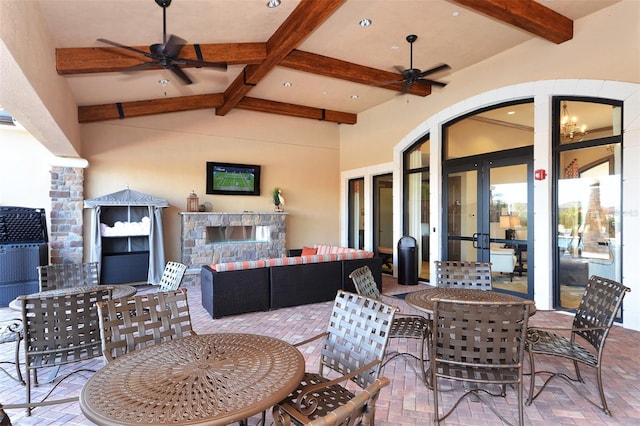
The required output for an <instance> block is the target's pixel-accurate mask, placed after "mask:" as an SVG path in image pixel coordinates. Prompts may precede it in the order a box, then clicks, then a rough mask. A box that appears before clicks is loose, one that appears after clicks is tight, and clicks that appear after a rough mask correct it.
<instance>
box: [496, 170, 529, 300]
mask: <svg viewBox="0 0 640 426" xmlns="http://www.w3.org/2000/svg"><path fill="white" fill-rule="evenodd" d="M490 191H491V195H490V210H489V222H490V223H489V232H490V237H491V240H492V242H491V247H490V253H489V259H490V262H491V263H492V265H491V270H492V275H493V286H494V287H495V288H500V289H503V290H510V291H516V292H519V293H527V229H528V226H527V225H528V215H527V211H528V204H529V203H528V198H527V165H526V164H518V165H514V166H506V167H492V168H491V173H490ZM496 239H497V240H501V241H495V240H496Z"/></svg>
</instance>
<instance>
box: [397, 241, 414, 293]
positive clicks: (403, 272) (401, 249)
mask: <svg viewBox="0 0 640 426" xmlns="http://www.w3.org/2000/svg"><path fill="white" fill-rule="evenodd" d="M398 284H401V285H415V284H418V242H417V241H416V239H415V238H413V237H410V236H405V237H402V238H400V241H398Z"/></svg>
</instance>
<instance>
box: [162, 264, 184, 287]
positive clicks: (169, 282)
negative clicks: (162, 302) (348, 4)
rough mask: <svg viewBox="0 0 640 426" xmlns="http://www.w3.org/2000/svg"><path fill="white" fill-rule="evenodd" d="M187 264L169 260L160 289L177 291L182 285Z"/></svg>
mask: <svg viewBox="0 0 640 426" xmlns="http://www.w3.org/2000/svg"><path fill="white" fill-rule="evenodd" d="M186 270H187V265H185V264H182V263H179V262H167V264H166V266H165V267H164V271H163V272H162V277H161V278H160V287H159V288H158V291H175V290H177V289H178V287H180V283H181V282H182V277H184V273H185V271H186Z"/></svg>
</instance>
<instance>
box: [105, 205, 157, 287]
mask: <svg viewBox="0 0 640 426" xmlns="http://www.w3.org/2000/svg"><path fill="white" fill-rule="evenodd" d="M148 215H149V209H148V208H147V207H144V206H109V207H103V208H102V212H101V215H100V222H101V228H102V229H103V230H107V229H111V230H116V231H115V232H101V238H102V262H101V263H102V268H101V271H100V282H101V283H102V284H122V283H131V282H139V281H143V282H146V281H147V274H148V272H149V227H148V226H145V225H144V224H145V223H147V222H148V220H149V218H148ZM144 219H146V220H144ZM143 220H144V221H143ZM102 225H104V226H102ZM118 225H120V226H118ZM118 227H120V228H122V231H123V232H118ZM145 229H146V232H145Z"/></svg>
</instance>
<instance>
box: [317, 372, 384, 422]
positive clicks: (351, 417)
mask: <svg viewBox="0 0 640 426" xmlns="http://www.w3.org/2000/svg"><path fill="white" fill-rule="evenodd" d="M388 384H389V379H388V378H386V377H380V378H379V379H377V380H376V381H375V382H373V383H372V384H370V385H369V386H368V387H367V388H366V389H364V390H363V391H362V392H360V393H358V394H357V395H356V396H355V397H353V398H352V399H350V400H349V401H347V402H346V403H345V404H344V405H341V406H339V407H338V408H336V409H335V410H333V411H330V412H328V413H327V414H325V415H324V416H322V417H318V418H317V419H315V420H313V421H312V422H310V423H307V426H335V425H340V426H354V425H361V424H372V423H371V422H369V421H366V420H365V418H366V417H367V416H368V414H369V413H371V412H372V411H373V409H374V408H375V405H376V401H377V400H378V397H379V396H380V390H381V389H382V388H383V387H385V386H387V385H388Z"/></svg>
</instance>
